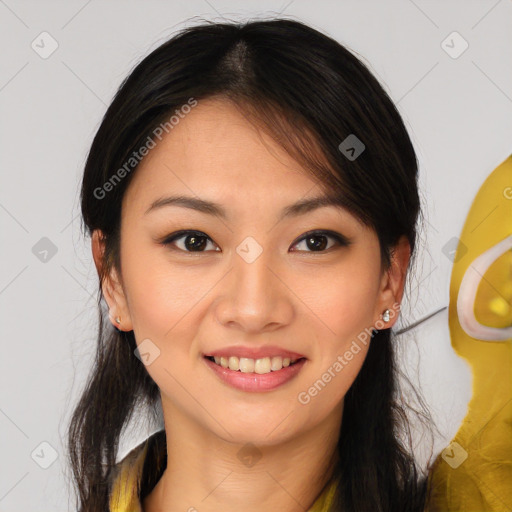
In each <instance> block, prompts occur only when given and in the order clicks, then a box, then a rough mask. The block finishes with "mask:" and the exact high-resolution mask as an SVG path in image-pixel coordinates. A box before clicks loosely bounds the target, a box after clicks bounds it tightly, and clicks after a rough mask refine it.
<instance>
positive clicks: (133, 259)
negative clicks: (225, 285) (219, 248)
mask: <svg viewBox="0 0 512 512" xmlns="http://www.w3.org/2000/svg"><path fill="white" fill-rule="evenodd" d="M126 254H127V256H126V258H125V260H123V277H124V279H125V282H126V291H127V297H128V307H129V310H130V316H131V317H132V321H133V328H134V332H135V335H136V337H137V339H138V338H139V335H141V336H144V337H149V336H150V335H152V336H154V337H155V338H157V339H160V340H162V341H163V340H164V339H167V337H170V336H172V333H173V332H174V331H175V330H177V329H178V327H179V326H180V324H181V323H182V321H183V319H184V318H185V317H186V316H187V315H189V314H194V313H195V311H196V309H197V308H200V306H201V298H202V297H203V296H204V295H205V294H207V292H208V290H209V289H210V288H211V287H212V285H213V283H214V282H215V280H214V276H212V275H211V273H208V272H198V269H197V268H194V265H190V266H185V265H176V264H173V263H172V262H170V261H168V260H167V258H166V255H165V249H160V248H157V249H155V248H151V249H147V250H146V251H143V250H138V251H136V250H130V248H129V247H128V246H127V250H126Z"/></svg>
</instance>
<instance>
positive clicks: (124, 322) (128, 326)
mask: <svg viewBox="0 0 512 512" xmlns="http://www.w3.org/2000/svg"><path fill="white" fill-rule="evenodd" d="M91 245H92V255H93V258H94V264H95V265H96V270H97V272H98V275H99V276H101V271H102V268H103V265H104V259H103V257H104V251H105V242H104V237H103V233H102V232H101V230H99V229H96V230H94V231H93V233H92V240H91ZM101 290H102V292H103V297H105V300H106V302H107V304H108V310H109V313H108V314H109V318H110V321H111V322H112V325H114V326H115V327H117V328H118V329H119V330H121V331H131V330H132V329H133V325H132V320H131V317H130V313H129V310H128V303H127V300H126V296H125V293H124V290H123V286H122V284H121V280H120V279H119V276H118V274H117V271H116V269H115V268H112V269H111V270H110V273H109V274H108V275H106V276H105V277H104V279H103V281H102V283H101ZM118 317H119V318H120V319H121V322H120V323H117V322H116V320H115V319H116V318H118Z"/></svg>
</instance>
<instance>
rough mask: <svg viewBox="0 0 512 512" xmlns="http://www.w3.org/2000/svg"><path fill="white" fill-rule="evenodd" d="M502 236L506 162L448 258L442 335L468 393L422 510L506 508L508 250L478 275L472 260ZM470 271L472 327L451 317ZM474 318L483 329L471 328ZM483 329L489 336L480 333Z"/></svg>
mask: <svg viewBox="0 0 512 512" xmlns="http://www.w3.org/2000/svg"><path fill="white" fill-rule="evenodd" d="M510 237H512V157H509V158H507V159H506V160H505V161H504V162H503V163H502V164H501V165H500V166H498V167H497V168H496V169H495V170H494V171H493V172H492V173H491V174H490V175H489V177H488V178H487V179H486V180H485V182H484V183H483V185H482V186H481V188H480V190H479V192H478V193H477V195H476V197H475V199H474V202H473V204H472V206H471V209H470V211H469V214H468V216H467V219H466V223H465V225H464V228H463V230H462V233H461V235H460V240H459V245H458V248H457V252H456V254H455V258H454V264H453V270H452V278H451V283H450V306H449V327H450V337H451V342H452V345H453V348H454V350H455V351H456V352H457V354H459V355H460V356H461V357H463V358H464V359H465V360H466V361H468V363H469V364H470V365H471V369H472V373H473V394H472V397H471V401H470V402H469V404H468V412H467V415H466V417H465V418H464V421H463V422H462V425H461V427H460V428H459V431H458V432H457V434H456V435H455V437H454V439H453V440H452V443H451V444H450V445H449V446H448V447H447V448H446V449H445V450H444V451H443V452H442V453H441V454H440V455H439V457H438V458H437V460H436V462H435V465H434V468H433V470H432V471H431V481H432V482H431V483H432V488H433V499H432V504H431V507H430V509H429V510H431V511H433V512H437V511H441V512H445V511H450V512H452V511H454V512H476V511H478V512H487V511H489V512H491V511H492V512H502V511H503V512H510V511H511V510H512V337H509V335H508V334H507V333H510V331H505V329H507V328H510V326H511V325H512V249H508V250H505V252H503V253H502V254H501V256H499V257H497V259H496V260H494V263H492V264H491V265H490V266H489V267H488V269H487V271H485V272H484V273H482V272H481V271H480V272H479V271H478V270H475V265H478V263H475V262H478V260H476V258H478V257H479V256H480V255H482V254H484V253H485V252H486V251H489V250H490V249H491V248H493V247H496V246H497V245H498V244H500V243H503V241H505V247H506V246H507V245H506V244H507V243H509V242H510ZM480 260H481V258H480ZM470 273H476V274H478V276H477V277H478V278H480V276H481V281H480V283H479V284H478V288H477V290H476V296H475V297H474V303H473V304H472V309H473V311H472V313H473V318H472V324H471V323H467V320H465V319H466V318H469V317H470V316H471V311H469V312H468V309H469V308H466V309H464V310H463V311H459V310H458V304H457V302H458V300H459V302H460V300H461V298H460V297H459V289H460V287H461V283H462V282H463V276H465V275H468V276H469V274H470ZM482 274H483V275H482ZM469 277H475V276H469ZM475 279H476V277H475ZM475 283H477V280H475ZM466 290H467V288H466ZM473 291H474V288H473ZM466 299H467V297H466ZM466 302H467V303H471V302H473V300H472V299H471V300H469V301H466ZM466 305H467V304H466ZM459 306H460V304H459ZM464 311H465V312H466V313H465V314H464ZM475 320H476V322H478V323H479V324H481V325H482V326H484V327H483V329H480V330H479V329H478V328H473V329H472V328H471V325H473V326H475V325H476V323H475ZM464 325H466V328H464ZM468 326H469V327H468ZM486 327H491V328H494V332H492V330H491V333H490V334H489V335H487V336H485V335H483V334H482V332H483V330H485V328H486ZM468 332H470V333H471V334H473V335H470V334H468ZM500 338H501V339H500Z"/></svg>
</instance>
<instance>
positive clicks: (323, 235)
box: [292, 231, 351, 252]
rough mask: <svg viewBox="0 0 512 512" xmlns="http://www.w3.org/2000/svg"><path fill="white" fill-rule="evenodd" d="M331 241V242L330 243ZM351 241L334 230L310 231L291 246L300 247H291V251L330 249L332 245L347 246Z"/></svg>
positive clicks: (321, 250)
mask: <svg viewBox="0 0 512 512" xmlns="http://www.w3.org/2000/svg"><path fill="white" fill-rule="evenodd" d="M329 241H331V242H332V243H330V242H329ZM350 243H351V241H350V240H349V239H347V238H346V237H345V236H343V235H342V234H340V233H336V232H334V231H312V232H309V233H306V234H305V235H304V236H302V237H301V238H300V239H299V241H298V242H295V244H294V245H293V246H292V247H300V246H301V244H302V248H301V249H292V251H301V252H302V251H304V252H323V251H326V250H329V249H331V248H332V247H334V246H336V245H338V246H348V245H350Z"/></svg>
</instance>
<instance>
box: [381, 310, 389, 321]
mask: <svg viewBox="0 0 512 512" xmlns="http://www.w3.org/2000/svg"><path fill="white" fill-rule="evenodd" d="M382 320H384V322H389V309H386V311H384V313H383V314H382Z"/></svg>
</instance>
